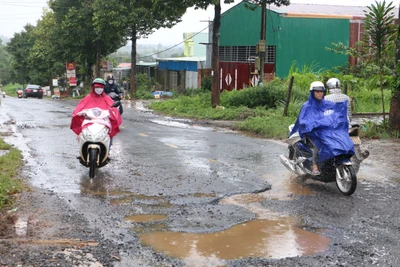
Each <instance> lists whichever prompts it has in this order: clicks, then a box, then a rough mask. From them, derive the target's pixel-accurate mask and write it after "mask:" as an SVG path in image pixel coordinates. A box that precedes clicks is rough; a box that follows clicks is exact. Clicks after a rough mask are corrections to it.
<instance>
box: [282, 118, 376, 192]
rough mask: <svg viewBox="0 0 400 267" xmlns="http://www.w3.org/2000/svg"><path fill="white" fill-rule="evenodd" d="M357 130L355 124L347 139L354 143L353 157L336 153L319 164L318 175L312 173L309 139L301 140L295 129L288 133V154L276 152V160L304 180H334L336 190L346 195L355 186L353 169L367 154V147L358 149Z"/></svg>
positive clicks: (355, 171) (355, 169)
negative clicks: (287, 155)
mask: <svg viewBox="0 0 400 267" xmlns="http://www.w3.org/2000/svg"><path fill="white" fill-rule="evenodd" d="M293 127H294V124H292V125H290V126H289V132H292V129H293ZM352 128H353V127H352ZM359 132H360V131H359V126H358V125H357V126H356V125H355V126H354V129H353V130H350V131H349V135H350V138H351V139H352V141H353V143H354V144H355V147H354V150H355V154H354V155H353V156H350V155H347V154H346V155H338V156H336V157H334V158H330V159H328V160H326V161H323V162H321V163H319V169H320V172H321V174H320V175H313V174H312V157H313V151H312V149H311V147H312V144H311V142H310V141H308V140H307V138H306V139H301V138H300V136H299V134H298V132H296V133H293V134H292V135H291V136H289V139H288V143H289V146H288V149H289V157H286V156H284V155H280V156H279V157H280V161H281V163H282V164H283V165H284V166H285V167H286V168H287V169H288V170H289V171H291V172H293V173H295V174H297V175H299V176H301V177H303V178H305V179H308V178H310V179H313V180H316V181H320V182H324V183H331V182H336V185H337V187H338V189H339V191H340V192H341V193H342V194H343V195H346V196H350V195H352V194H353V193H354V192H355V190H356V188H357V172H358V170H359V167H360V163H361V161H362V160H364V159H365V158H367V157H368V155H369V152H368V151H367V150H365V151H364V152H361V148H360V144H361V140H360V138H359ZM356 143H357V144H356Z"/></svg>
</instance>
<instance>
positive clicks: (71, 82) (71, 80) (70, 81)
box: [69, 77, 76, 86]
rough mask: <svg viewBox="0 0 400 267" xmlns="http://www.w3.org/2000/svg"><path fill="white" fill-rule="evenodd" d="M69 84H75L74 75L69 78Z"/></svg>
mask: <svg viewBox="0 0 400 267" xmlns="http://www.w3.org/2000/svg"><path fill="white" fill-rule="evenodd" d="M69 86H76V77H71V78H69Z"/></svg>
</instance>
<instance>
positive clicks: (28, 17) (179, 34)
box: [0, 0, 395, 45]
mask: <svg viewBox="0 0 400 267" xmlns="http://www.w3.org/2000/svg"><path fill="white" fill-rule="evenodd" d="M221 1H222V0H221ZM240 1H241V0H235V3H233V4H229V5H227V4H222V12H224V11H226V10H228V9H229V8H230V7H232V6H234V5H236V4H238V3H239V2H240ZM222 2H223V1H222ZM291 2H292V3H312V4H335V5H353V6H367V5H370V4H373V3H375V0H292V1H291ZM387 2H390V1H387ZM394 3H395V2H394ZM43 8H47V0H0V35H3V36H6V37H9V38H10V37H12V36H13V35H14V33H15V32H21V31H22V30H23V27H24V25H26V24H27V23H30V24H32V25H35V26H36V23H37V20H38V19H40V18H41V15H42V12H43ZM213 17H214V8H213V7H212V6H210V7H209V8H208V9H207V10H194V9H193V8H190V9H188V11H187V12H186V13H185V15H184V16H183V17H182V22H180V23H178V24H177V25H176V26H174V27H173V28H172V29H160V30H158V31H156V32H155V33H153V34H152V35H151V36H149V38H147V39H141V40H138V43H139V44H163V45H174V44H179V43H181V42H182V41H183V33H184V32H200V31H202V30H204V32H207V30H206V28H207V25H208V23H207V21H208V20H212V19H213Z"/></svg>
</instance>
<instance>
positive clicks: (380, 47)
mask: <svg viewBox="0 0 400 267" xmlns="http://www.w3.org/2000/svg"><path fill="white" fill-rule="evenodd" d="M367 8H368V10H369V11H368V12H367V13H366V15H365V20H364V28H365V32H364V44H365V45H366V46H367V47H368V48H369V52H370V54H371V57H372V58H373V61H375V62H376V64H377V65H378V68H379V87H380V90H381V96H382V113H383V123H384V126H385V127H386V118H385V101H384V94H383V66H384V61H385V58H386V57H387V56H388V54H390V52H391V51H393V49H394V44H395V34H396V28H395V25H394V13H393V9H394V6H393V5H392V3H389V4H387V5H386V2H385V1H383V2H379V3H378V2H377V1H375V5H374V4H372V5H371V6H368V7H367Z"/></svg>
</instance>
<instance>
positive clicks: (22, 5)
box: [0, 2, 44, 8]
mask: <svg viewBox="0 0 400 267" xmlns="http://www.w3.org/2000/svg"><path fill="white" fill-rule="evenodd" d="M0 5H5V6H19V7H40V8H42V7H44V6H43V5H40V6H35V5H26V4H15V3H3V2H0Z"/></svg>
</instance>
